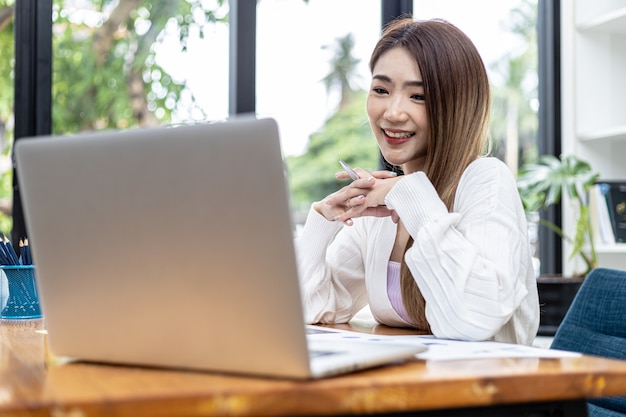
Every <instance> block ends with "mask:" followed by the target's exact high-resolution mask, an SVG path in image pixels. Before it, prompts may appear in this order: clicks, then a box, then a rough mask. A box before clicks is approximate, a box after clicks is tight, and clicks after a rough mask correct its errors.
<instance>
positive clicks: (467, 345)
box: [309, 326, 581, 361]
mask: <svg viewBox="0 0 626 417" xmlns="http://www.w3.org/2000/svg"><path fill="white" fill-rule="evenodd" d="M309 328H310V329H313V332H314V334H309V337H312V338H330V339H353V340H363V341H368V342H377V341H380V342H385V343H401V344H405V345H406V344H412V343H415V344H419V345H423V346H426V347H428V349H426V351H424V352H422V353H418V354H417V355H415V356H416V357H417V358H418V359H424V360H436V361H444V360H460V359H479V358H572V357H578V356H581V354H580V353H577V352H567V351H563V350H556V349H543V348H538V347H534V346H526V345H516V344H512V343H500V342H467V341H460V340H449V339H438V338H436V337H434V336H411V335H406V336H384V335H376V334H369V333H361V332H354V331H347V330H339V329H333V328H328V327H320V326H309Z"/></svg>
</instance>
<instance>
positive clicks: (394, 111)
mask: <svg viewBox="0 0 626 417" xmlns="http://www.w3.org/2000/svg"><path fill="white" fill-rule="evenodd" d="M384 117H385V118H386V119H387V120H390V121H394V122H396V121H404V120H406V119H407V118H408V113H407V111H406V103H405V102H404V100H402V99H401V98H400V97H396V98H393V99H391V100H389V101H388V106H387V109H386V110H385V115H384Z"/></svg>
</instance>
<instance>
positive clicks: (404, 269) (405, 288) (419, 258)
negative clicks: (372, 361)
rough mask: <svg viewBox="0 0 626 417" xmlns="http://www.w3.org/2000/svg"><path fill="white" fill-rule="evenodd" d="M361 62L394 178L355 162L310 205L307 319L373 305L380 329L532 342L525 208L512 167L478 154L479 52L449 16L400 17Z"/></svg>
mask: <svg viewBox="0 0 626 417" xmlns="http://www.w3.org/2000/svg"><path fill="white" fill-rule="evenodd" d="M370 69H371V86H370V90H369V95H368V98H367V106H366V109H367V116H368V118H369V120H370V126H371V129H372V131H373V133H374V135H375V137H376V141H377V143H378V147H379V149H380V151H381V153H382V155H383V157H384V158H385V159H386V160H387V161H388V162H390V163H392V164H395V165H399V166H400V167H401V168H402V171H403V172H404V175H400V176H396V175H394V174H393V173H392V172H390V171H387V170H384V171H367V170H364V169H360V168H356V169H355V170H356V172H357V173H358V175H359V178H358V179H356V180H353V181H352V182H350V183H348V184H347V185H345V186H344V187H343V188H340V189H339V190H337V191H336V192H334V193H331V194H330V195H329V196H327V197H326V198H324V199H323V200H321V201H318V202H315V203H313V205H312V207H311V210H310V211H309V214H308V217H307V220H306V223H305V224H304V227H303V229H302V232H301V234H300V236H299V237H298V239H297V249H298V260H299V263H300V270H301V271H302V272H303V274H302V288H303V289H304V297H303V298H304V306H305V317H306V320H307V321H308V322H310V323H343V322H348V321H350V320H351V319H352V317H354V315H355V314H357V313H358V312H359V311H360V310H361V309H362V308H363V307H365V306H366V305H367V304H369V307H370V310H371V311H372V313H373V315H374V317H375V318H376V320H377V321H379V322H380V323H382V324H386V325H388V326H396V327H414V328H417V329H419V330H421V331H424V332H428V333H432V334H434V335H435V336H437V337H441V338H448V339H462V340H492V339H493V340H496V341H503V342H509V343H520V344H530V343H532V341H533V339H534V337H535V334H536V331H537V327H538V324H539V305H538V297H537V284H536V280H535V276H534V270H533V267H532V259H531V256H530V244H529V242H528V236H527V232H526V231H527V224H526V217H525V213H524V210H523V207H522V203H521V200H520V198H519V195H518V193H517V188H516V184H515V180H514V177H513V175H512V173H511V171H510V170H509V169H508V168H507V166H506V165H505V164H504V163H503V162H502V161H500V160H498V159H496V158H493V157H487V156H485V144H486V141H487V126H488V119H489V111H490V86H489V83H488V78H487V73H486V70H485V67H484V64H483V62H482V59H481V57H480V54H479V53H478V50H477V49H476V48H475V46H474V44H473V43H472V41H471V40H470V39H469V38H468V37H467V36H466V35H465V34H464V33H463V32H462V31H460V30H459V29H458V28H457V27H455V26H454V25H452V24H450V23H448V22H445V21H442V20H425V21H416V20H413V19H412V18H405V19H398V20H396V21H394V22H391V23H390V24H389V25H388V26H386V28H385V30H384V31H383V34H382V36H381V38H380V40H379V41H378V42H377V44H376V46H375V47H374V50H373V53H372V56H371V59H370ZM336 177H337V179H339V180H348V179H349V176H348V173H345V172H340V173H338V174H336Z"/></svg>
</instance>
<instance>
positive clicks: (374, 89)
mask: <svg viewBox="0 0 626 417" xmlns="http://www.w3.org/2000/svg"><path fill="white" fill-rule="evenodd" d="M372 91H373V92H375V93H376V94H387V90H385V89H384V88H381V87H374V88H372Z"/></svg>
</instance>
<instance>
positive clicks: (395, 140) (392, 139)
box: [383, 129, 415, 145]
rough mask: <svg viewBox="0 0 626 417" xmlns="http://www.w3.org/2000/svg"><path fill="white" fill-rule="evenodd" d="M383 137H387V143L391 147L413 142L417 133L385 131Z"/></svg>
mask: <svg viewBox="0 0 626 417" xmlns="http://www.w3.org/2000/svg"><path fill="white" fill-rule="evenodd" d="M383 136H384V137H385V141H386V142H387V143H389V144H390V145H400V144H403V143H405V142H408V141H409V140H411V138H412V137H413V136H415V132H406V131H397V132H394V131H389V130H384V129H383Z"/></svg>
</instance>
